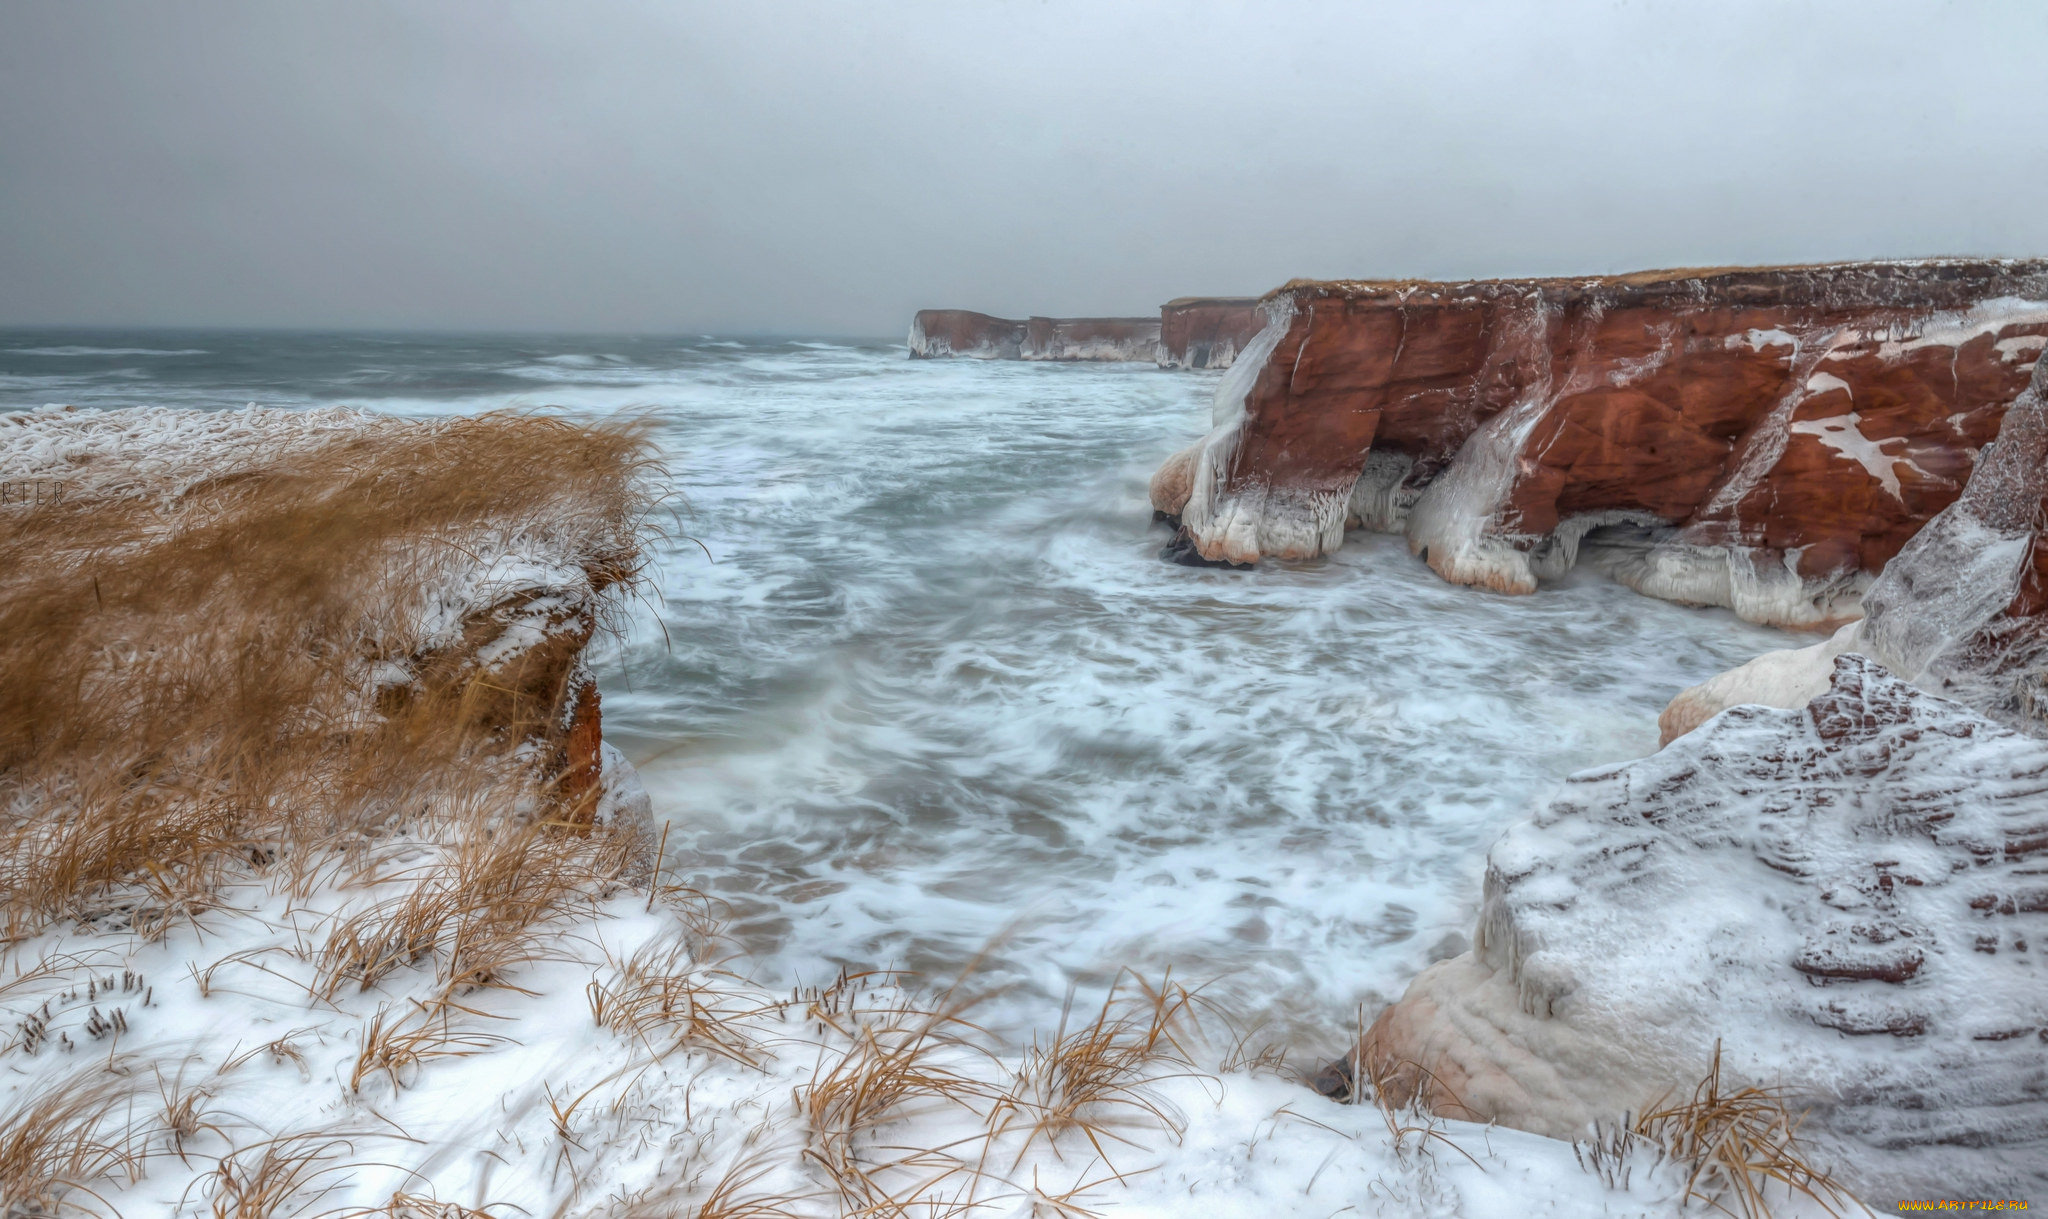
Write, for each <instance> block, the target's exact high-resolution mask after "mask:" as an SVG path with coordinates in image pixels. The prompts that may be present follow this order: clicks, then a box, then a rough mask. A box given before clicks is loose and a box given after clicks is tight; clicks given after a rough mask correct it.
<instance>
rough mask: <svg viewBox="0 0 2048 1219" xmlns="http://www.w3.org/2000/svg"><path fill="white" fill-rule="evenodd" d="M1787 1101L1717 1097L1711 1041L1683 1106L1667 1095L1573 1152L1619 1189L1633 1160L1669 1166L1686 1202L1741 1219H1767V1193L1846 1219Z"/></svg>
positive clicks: (1717, 1064) (1847, 1208)
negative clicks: (1680, 1179)
mask: <svg viewBox="0 0 2048 1219" xmlns="http://www.w3.org/2000/svg"><path fill="white" fill-rule="evenodd" d="M1789 1099H1790V1098H1789V1097H1788V1095H1787V1093H1786V1092H1785V1090H1784V1089H1782V1088H1758V1087H1748V1088H1738V1089H1735V1090H1733V1091H1729V1092H1724V1091H1722V1087H1721V1044H1720V1043H1719V1042H1718V1041H1717V1042H1715V1043H1714V1057H1713V1061H1712V1062H1711V1064H1710V1065H1709V1066H1708V1068H1707V1074H1706V1077H1705V1078H1704V1079H1702V1080H1700V1082H1699V1084H1698V1085H1697V1086H1696V1087H1694V1088H1693V1092H1692V1096H1691V1097H1690V1098H1689V1099H1686V1100H1680V1101H1672V1100H1671V1099H1670V1097H1669V1095H1666V1096H1665V1097H1662V1098H1660V1099H1658V1100H1657V1101H1656V1103H1654V1104H1652V1105H1651V1106H1650V1108H1649V1109H1648V1110H1647V1111H1646V1112H1644V1113H1643V1114H1642V1115H1641V1116H1640V1117H1637V1118H1635V1119H1633V1120H1630V1119H1628V1118H1623V1120H1622V1122H1621V1124H1620V1125H1618V1126H1615V1127H1613V1128H1611V1129H1603V1130H1601V1131H1600V1132H1599V1133H1598V1135H1597V1136H1596V1137H1594V1138H1593V1139H1591V1140H1588V1141H1586V1142H1581V1143H1575V1144H1573V1148H1574V1150H1575V1151H1577V1152H1578V1156H1579V1162H1580V1164H1581V1165H1583V1166H1584V1167H1585V1168H1586V1169H1587V1170H1588V1171H1590V1172H1594V1173H1596V1174H1598V1175H1599V1176H1600V1177H1601V1178H1602V1179H1603V1180H1605V1181H1607V1182H1608V1184H1610V1185H1618V1186H1621V1187H1623V1188H1626V1187H1627V1185H1628V1181H1629V1176H1630V1174H1631V1173H1632V1172H1633V1171H1634V1169H1635V1168H1636V1166H1637V1161H1638V1160H1639V1159H1647V1160H1648V1161H1649V1166H1650V1167H1652V1168H1654V1167H1656V1166H1659V1165H1661V1164H1662V1163H1664V1162H1666V1161H1670V1162H1674V1163H1676V1164H1677V1165H1678V1166H1679V1167H1681V1168H1682V1169H1684V1171H1685V1174H1686V1175H1685V1196H1686V1199H1687V1201H1688V1202H1690V1201H1698V1202H1701V1203H1703V1204H1705V1205H1706V1206H1708V1207H1711V1208H1712V1209H1714V1210H1717V1211H1720V1212H1722V1213H1723V1214H1727V1215H1736V1216H1741V1219H1770V1216H1771V1214H1772V1210H1771V1195H1772V1194H1773V1193H1774V1192H1775V1193H1777V1194H1779V1195H1780V1196H1782V1197H1784V1198H1786V1199H1790V1198H1792V1197H1794V1196H1795V1195H1796V1196H1799V1197H1804V1198H1807V1199H1810V1200H1811V1201H1812V1202H1813V1203H1815V1204H1816V1205H1818V1206H1819V1207H1820V1208H1821V1209H1822V1210H1824V1211H1826V1212H1827V1213H1828V1214H1830V1215H1846V1214H1849V1213H1851V1208H1852V1206H1853V1199H1852V1198H1851V1196H1850V1194H1849V1192H1848V1191H1847V1190H1845V1189H1843V1188H1842V1187H1841V1186H1840V1185H1838V1184H1836V1182H1835V1180H1834V1178H1832V1177H1831V1176H1829V1175H1828V1174H1827V1173H1826V1172H1824V1171H1822V1170H1821V1169H1818V1168H1816V1167H1814V1166H1813V1163H1812V1160H1811V1158H1810V1154H1809V1152H1808V1151H1807V1148H1806V1146H1805V1145H1804V1144H1803V1143H1802V1142H1801V1141H1800V1138H1799V1121H1800V1116H1801V1115H1800V1114H1796V1113H1794V1112H1792V1110H1791V1108H1790V1105H1789Z"/></svg>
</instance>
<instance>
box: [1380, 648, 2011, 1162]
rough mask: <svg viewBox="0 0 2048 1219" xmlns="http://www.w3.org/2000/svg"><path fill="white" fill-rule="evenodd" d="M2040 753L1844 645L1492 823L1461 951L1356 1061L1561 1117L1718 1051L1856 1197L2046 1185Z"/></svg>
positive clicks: (1400, 1097)
mask: <svg viewBox="0 0 2048 1219" xmlns="http://www.w3.org/2000/svg"><path fill="white" fill-rule="evenodd" d="M2044 772H2048V743H2044V742H2042V741H2038V740H2034V739H2031V738H2027V737H2022V736H2018V735H2016V734H2014V733H2012V732H2011V731H2009V730H2007V729H2005V728H2003V727H2001V726H1999V725H1997V724H1994V723H1992V722H1991V721H1989V720H1987V719H1985V718H1983V717H1982V716H1979V715H1977V714H1976V713H1974V712H1972V711H1970V710H1969V709H1968V708H1965V707H1963V706H1961V705H1959V704H1956V703H1953V702H1949V701H1947V700H1944V699H1940V698H1936V697H1934V696H1932V695H1930V694H1927V693H1925V692H1924V691H1921V690H1919V689H1918V688H1916V687H1914V686H1911V685H1908V684H1907V683H1905V682H1902V681H1899V680H1897V679H1896V678H1894V677H1892V676H1890V675H1888V674H1887V673H1885V672H1884V671H1883V669H1882V668H1880V667H1879V666H1878V665H1876V664H1875V663H1874V662H1872V661H1870V660H1869V659H1868V658H1866V657H1863V656H1861V655H1857V654H1846V655H1843V656H1840V657H1838V658H1837V659H1836V660H1835V661H1834V663H1833V672H1832V678H1831V682H1830V684H1829V687H1828V689H1827V690H1826V691H1825V692H1824V693H1823V694H1822V695H1821V696H1820V697H1819V698H1817V699H1815V700H1814V701H1813V702H1812V703H1811V705H1810V706H1808V707H1806V708H1805V709H1803V710H1797V711H1789V710H1779V709H1772V708H1764V707H1753V706H1745V707H1736V708H1733V709H1731V710H1729V711H1728V712H1727V713H1725V714H1723V715H1721V716H1720V717H1718V718H1716V719H1714V720H1713V721H1711V722H1710V723H1708V724H1707V725H1705V726H1704V727H1702V728H1701V729H1699V730H1698V731H1696V732H1694V733H1692V734H1690V735H1688V736H1686V737H1684V738H1682V739H1680V740H1679V741H1677V742H1675V743H1673V744H1672V745H1671V746H1669V747H1668V748H1666V749H1664V750H1662V751H1661V752H1659V753H1657V754H1655V755H1653V756H1651V757H1648V758H1644V759H1642V760H1640V761H1636V762H1630V763H1626V764H1624V765H1619V766H1613V767H1609V768H1606V769H1600V770H1592V771H1585V772H1582V773H1580V774H1577V775H1574V776H1572V777H1571V778H1570V779H1569V780H1568V781H1567V783H1566V785H1565V788H1564V790H1563V791H1562V792H1561V793H1560V794H1559V795H1558V796H1557V797H1555V798H1554V799H1552V800H1550V801H1549V802H1548V803H1547V804H1545V805H1544V806H1543V807H1542V808H1540V809H1539V810H1538V811H1537V813H1536V816H1535V817H1534V819H1533V820H1531V821H1529V822H1527V823H1525V824H1522V825H1519V826H1517V827H1515V828H1514V829H1512V830H1510V831H1509V832H1508V833H1507V834H1506V835H1505V836H1503V838H1502V839H1501V841H1500V842H1499V843H1498V844H1497V845H1496V846H1495V847H1494V848H1493V850H1492V851H1491V852H1490V853H1489V856H1488V860H1487V871H1486V885H1485V897H1484V904H1483V906H1482V909H1481V912H1480V916H1479V925H1478V929H1477V932H1476V933H1475V936H1474V944H1473V947H1472V949H1471V951H1469V952H1467V953H1464V954H1462V955H1460V956H1458V957H1455V958H1452V959H1451V960H1448V961H1444V962H1441V963H1439V964H1437V965H1434V966H1431V967H1430V968H1429V969H1427V970H1425V971H1424V972H1423V973H1422V974H1421V975H1420V976H1419V977H1418V978H1417V979H1416V980H1415V982H1414V984H1413V985H1412V986H1410V987H1409V989H1408V991H1407V993H1406V994H1405V995H1404V996H1403V997H1402V999H1401V1000H1400V1001H1399V1002H1398V1003H1396V1004H1394V1005H1393V1006H1392V1007H1390V1008H1388V1009H1387V1010H1386V1011H1385V1012H1384V1013H1382V1014H1381V1015H1380V1017H1379V1018H1378V1019H1377V1020H1376V1021H1375V1022H1374V1023H1373V1025H1372V1027H1371V1029H1370V1030H1369V1031H1368V1033H1367V1035H1366V1037H1365V1039H1364V1041H1363V1044H1362V1047H1361V1050H1360V1053H1362V1054H1363V1055H1364V1060H1365V1061H1364V1064H1363V1066H1364V1070H1363V1072H1362V1074H1364V1075H1365V1076H1367V1077H1368V1078H1372V1079H1375V1080H1377V1081H1378V1084H1379V1086H1380V1089H1381V1093H1382V1096H1383V1098H1384V1099H1386V1100H1389V1101H1393V1102H1406V1101H1408V1100H1410V1099H1415V1100H1419V1101H1420V1102H1421V1103H1423V1104H1424V1105H1426V1106H1428V1107H1429V1108H1431V1109H1433V1110H1435V1111H1436V1112H1438V1113H1443V1114H1448V1115H1456V1116H1461V1117H1472V1118H1475V1119H1480V1120H1491V1121H1498V1122H1500V1123H1502V1124H1504V1125H1508V1126H1514V1127H1517V1128H1520V1129H1524V1130H1530V1131H1535V1132H1537V1133H1541V1134H1547V1135H1552V1136H1554V1137H1559V1138H1571V1137H1576V1136H1580V1135H1583V1134H1584V1133H1585V1132H1586V1131H1587V1130H1588V1129H1589V1126H1590V1124H1591V1123H1593V1122H1595V1121H1603V1120H1605V1121H1613V1120H1616V1119H1618V1118H1620V1116H1621V1115H1622V1113H1623V1112H1624V1111H1628V1110H1634V1111H1636V1112H1641V1111H1642V1110H1643V1107H1644V1106H1645V1105H1648V1104H1650V1103H1651V1102H1653V1101H1655V1100H1657V1099H1658V1098H1659V1096H1660V1095H1663V1094H1665V1093H1667V1092H1672V1091H1675V1092H1677V1093H1680V1094H1683V1093H1685V1092H1688V1091H1689V1090H1690V1087H1691V1085H1692V1084H1693V1083H1694V1082H1695V1081H1697V1080H1698V1079H1699V1078H1700V1077H1701V1075H1702V1074H1703V1073H1704V1071H1705V1068H1706V1065H1707V1063H1708V1062H1709V1060H1710V1058H1711V1056H1712V1054H1713V1052H1714V1049H1715V1046H1716V1044H1717V1043H1719V1044H1720V1045H1721V1046H1722V1047H1723V1048H1724V1072H1725V1073H1726V1075H1727V1076H1728V1078H1729V1082H1730V1083H1731V1084H1738V1083H1758V1084H1764V1085H1783V1086H1785V1087H1787V1088H1789V1089H1790V1090H1791V1092H1792V1094H1793V1096H1794V1098H1795V1099H1796V1100H1797V1102H1798V1103H1799V1104H1800V1105H1801V1106H1807V1105H1810V1106H1812V1112H1811V1114H1810V1115H1809V1117H1808V1118H1807V1122H1806V1125H1805V1127H1804V1131H1803V1132H1804V1133H1805V1134H1806V1135H1807V1137H1808V1138H1809V1139H1811V1140H1813V1141H1815V1142H1816V1143H1818V1145H1819V1147H1820V1149H1821V1152H1822V1158H1823V1159H1824V1160H1826V1161H1828V1162H1829V1163H1831V1164H1832V1166H1833V1167H1834V1168H1835V1169H1836V1171H1837V1173H1838V1175H1839V1176H1840V1177H1841V1179H1842V1180H1843V1181H1844V1183H1845V1184H1847V1185H1849V1186H1850V1187H1851V1188H1853V1189H1855V1190H1857V1191H1858V1192H1859V1193H1861V1194H1862V1195H1863V1196H1864V1197H1866V1198H1868V1199H1873V1200H1874V1199H1877V1198H1881V1197H1885V1196H1892V1197H1909V1198H1910V1197H1932V1196H1947V1195H1946V1194H1943V1193H1942V1191H1948V1193H1953V1192H1954V1191H1955V1190H1958V1189H1968V1190H1970V1191H1973V1192H1974V1193H1976V1194H1977V1195H1979V1196H1984V1195H1991V1194H1995V1195H1997V1196H2003V1197H2019V1198H2024V1197H2028V1196H2038V1195H2039V1194H2040V1193H2041V1192H2043V1190H2044V1188H2048V1005H2044V1002H2043V991H2042V981H2041V978H2042V973H2041V971H2042V969H2043V968H2044V964H2048V961H2044V958H2043V955H2042V954H2043V949H2044V947H2048V786H2044V785H2043V783H2042V782H2041V775H2042V774H2043V773H2044ZM1963 1183H1967V1185H1964V1184H1963Z"/></svg>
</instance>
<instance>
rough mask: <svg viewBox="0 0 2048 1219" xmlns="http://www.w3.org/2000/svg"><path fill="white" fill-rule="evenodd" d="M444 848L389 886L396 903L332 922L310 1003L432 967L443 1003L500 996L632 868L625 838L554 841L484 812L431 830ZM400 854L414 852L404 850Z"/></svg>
mask: <svg viewBox="0 0 2048 1219" xmlns="http://www.w3.org/2000/svg"><path fill="white" fill-rule="evenodd" d="M436 828H437V831H438V834H439V835H440V836H444V837H447V838H449V839H451V841H448V842H446V843H445V844H443V845H440V846H438V847H437V848H434V849H433V850H434V853H433V855H432V857H431V858H430V859H429V860H428V861H426V862H423V863H415V864H412V865H410V866H408V867H406V868H405V869H404V870H403V871H401V872H400V873H398V874H397V875H396V876H395V877H391V876H382V875H380V874H378V873H377V872H376V871H375V869H370V870H369V875H367V876H365V877H363V878H362V879H363V880H364V881H365V882H366V883H370V882H374V881H378V880H390V879H396V880H398V881H401V882H403V886H402V891H401V892H400V893H398V894H397V895H395V896H393V897H390V898H388V899H386V900H384V901H381V902H378V903H376V904H374V905H371V906H370V907H368V908H366V909H362V910H358V911H355V912H353V913H350V914H347V915H346V916H344V917H342V918H341V919H340V920H339V921H338V922H337V923H336V924H335V925H334V926H333V927H332V929H331V930H330V931H329V932H328V935H327V940H326V943H325V945H324V946H323V947H322V948H321V950H320V954H319V958H318V961H317V977H316V981H315V982H314V985H313V990H314V992H315V993H316V994H317V995H318V996H320V997H321V998H324V999H332V998H333V997H334V996H335V995H336V994H337V993H339V992H340V991H341V989H342V988H343V987H344V986H346V985H348V984H349V983H354V984H356V985H357V986H358V987H359V988H360V989H363V990H368V989H370V988H371V987H373V986H375V985H377V984H378V983H379V982H380V981H382V980H383V979H384V978H385V977H386V976H387V975H389V974H390V973H391V972H392V971H393V970H397V969H402V968H405V967H407V966H411V965H414V964H417V963H418V962H420V961H422V960H433V961H435V962H436V963H437V967H438V973H439V978H440V981H441V983H442V986H443V994H444V995H449V994H454V993H456V992H458V991H460V990H463V989H467V988H474V987H482V986H493V985H499V986H502V985H508V983H507V982H506V981H505V977H506V975H507V974H508V973H509V972H510V971H511V969H512V967H513V966H515V965H518V964H521V963H523V962H526V961H530V960H533V959H534V953H535V951H536V950H535V949H534V947H533V943H534V940H535V938H536V936H537V935H539V934H540V933H541V932H543V931H545V930H546V929H548V928H549V927H551V926H555V925H558V924H561V923H563V922H565V921H567V920H569V919H571V918H573V917H575V916H576V915H577V914H579V913H588V911H589V909H590V908H591V906H592V904H593V903H594V902H596V901H599V900H601V899H602V898H603V897H605V896H606V895H607V893H608V891H609V890H610V889H611V888H612V887H613V886H615V885H616V884H617V883H618V882H619V881H620V880H621V878H622V877H623V876H624V875H625V874H626V873H627V871H628V869H629V868H631V867H632V866H633V865H634V863H635V861H636V859H637V858H638V853H637V852H638V848H639V846H640V845H641V844H639V843H637V842H636V841H635V840H634V839H633V838H632V837H631V836H630V835H629V834H618V835H611V834H606V835H596V836H591V835H586V834H580V833H564V832H562V831H563V830H564V829H566V828H569V827H565V826H564V825H563V824H562V823H560V822H557V821H554V820H518V819H513V818H507V817H504V816H500V815H497V814H496V812H495V810H493V809H492V808H491V807H490V806H488V805H483V806H480V807H477V808H475V809H473V810H471V811H470V812H469V813H468V814H467V815H466V816H464V817H462V818H459V819H456V818H451V819H449V821H447V822H444V823H443V824H442V825H441V826H439V827H436ZM407 847H408V849H410V850H417V849H418V848H417V846H416V845H415V844H411V843H408V844H407Z"/></svg>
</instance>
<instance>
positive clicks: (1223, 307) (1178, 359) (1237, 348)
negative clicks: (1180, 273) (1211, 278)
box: [1159, 296, 1266, 368]
mask: <svg viewBox="0 0 2048 1219" xmlns="http://www.w3.org/2000/svg"><path fill="white" fill-rule="evenodd" d="M1265 328H1266V309H1265V302H1264V301H1263V300H1261V299H1260V298H1259V297H1255V296H1182V297H1178V298H1176V299H1174V300H1170V301H1168V302H1166V303H1165V304H1164V305H1161V306H1160V307H1159V366H1160V367H1161V368H1229V367H1230V366H1231V364H1232V363H1234V362H1235V361H1236V359H1237V356H1238V353H1239V352H1241V351H1243V350H1244V349H1245V348H1247V347H1249V346H1251V343H1252V340H1253V339H1255V338H1257V337H1258V336H1259V331H1261V330H1263V329H1265Z"/></svg>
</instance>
